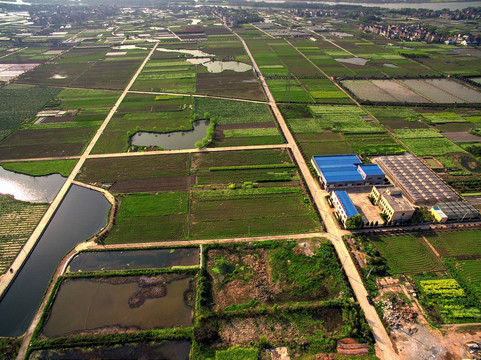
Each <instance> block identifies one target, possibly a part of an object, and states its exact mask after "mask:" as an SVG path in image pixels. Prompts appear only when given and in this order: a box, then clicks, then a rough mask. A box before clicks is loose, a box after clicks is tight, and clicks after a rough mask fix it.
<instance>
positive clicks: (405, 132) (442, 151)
mask: <svg viewBox="0 0 481 360" xmlns="http://www.w3.org/2000/svg"><path fill="white" fill-rule="evenodd" d="M395 135H396V137H398V138H399V139H401V140H402V142H403V143H404V144H405V145H406V146H407V147H408V148H409V149H410V150H411V151H412V152H413V153H414V154H415V155H418V156H425V155H433V156H436V155H446V154H450V153H456V152H465V151H464V150H463V149H462V148H460V147H459V146H458V145H456V144H455V143H453V142H452V141H451V140H448V139H447V138H445V137H444V136H443V135H442V134H441V133H439V132H437V131H435V130H433V129H398V130H396V131H395Z"/></svg>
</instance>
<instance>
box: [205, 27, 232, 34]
mask: <svg viewBox="0 0 481 360" xmlns="http://www.w3.org/2000/svg"><path fill="white" fill-rule="evenodd" d="M204 31H205V33H206V34H207V35H230V34H232V33H231V32H230V31H229V30H227V29H226V28H225V27H223V26H212V27H206V28H205V29H204Z"/></svg>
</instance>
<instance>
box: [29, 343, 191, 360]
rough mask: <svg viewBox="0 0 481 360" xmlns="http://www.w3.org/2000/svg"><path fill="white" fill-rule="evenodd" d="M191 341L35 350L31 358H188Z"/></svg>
mask: <svg viewBox="0 0 481 360" xmlns="http://www.w3.org/2000/svg"><path fill="white" fill-rule="evenodd" d="M190 346H191V343H190V341H186V340H183V341H164V342H162V343H161V344H159V343H147V344H143V343H140V344H119V345H116V346H94V347H89V348H66V349H43V350H35V351H33V352H32V354H31V355H30V357H29V360H41V359H49V360H60V359H62V360H64V359H75V360H90V359H115V360H119V359H126V360H127V359H129V360H130V359H138V360H148V359H169V360H188V359H189V352H190Z"/></svg>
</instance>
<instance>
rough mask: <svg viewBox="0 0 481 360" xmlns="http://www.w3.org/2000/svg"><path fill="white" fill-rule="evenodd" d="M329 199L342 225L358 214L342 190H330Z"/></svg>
mask: <svg viewBox="0 0 481 360" xmlns="http://www.w3.org/2000/svg"><path fill="white" fill-rule="evenodd" d="M331 201H332V204H333V205H334V208H335V209H336V212H337V214H338V215H339V218H340V219H341V220H342V223H343V224H344V226H346V222H347V220H349V219H350V218H352V217H353V216H356V215H357V214H359V213H358V212H357V210H356V207H355V206H354V204H353V203H352V201H351V199H350V198H349V195H348V194H347V192H345V191H344V190H333V191H331Z"/></svg>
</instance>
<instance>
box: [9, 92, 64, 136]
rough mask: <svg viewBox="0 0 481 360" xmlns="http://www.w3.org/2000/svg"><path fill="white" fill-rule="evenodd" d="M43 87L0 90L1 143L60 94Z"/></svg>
mask: <svg viewBox="0 0 481 360" xmlns="http://www.w3.org/2000/svg"><path fill="white" fill-rule="evenodd" d="M59 91H60V89H57V88H47V87H41V86H22V85H15V84H13V85H8V86H5V87H3V88H1V89H0V114H2V115H1V121H0V141H1V140H2V139H3V138H4V137H5V136H7V135H8V134H9V133H10V132H12V131H13V130H15V129H16V128H17V127H18V126H19V125H20V124H22V123H23V122H24V121H26V120H29V119H31V118H32V117H33V116H35V114H36V113H37V112H38V111H39V110H41V109H42V107H43V106H44V105H45V104H46V103H47V102H48V101H50V99H51V98H53V97H54V96H55V95H57V94H58V93H59Z"/></svg>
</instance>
